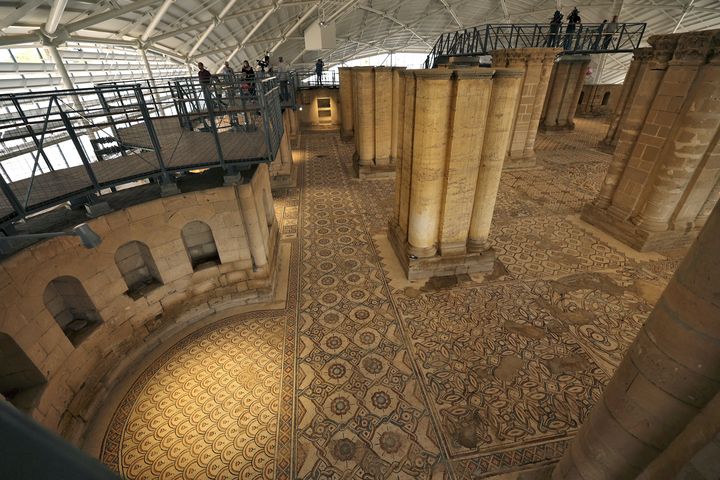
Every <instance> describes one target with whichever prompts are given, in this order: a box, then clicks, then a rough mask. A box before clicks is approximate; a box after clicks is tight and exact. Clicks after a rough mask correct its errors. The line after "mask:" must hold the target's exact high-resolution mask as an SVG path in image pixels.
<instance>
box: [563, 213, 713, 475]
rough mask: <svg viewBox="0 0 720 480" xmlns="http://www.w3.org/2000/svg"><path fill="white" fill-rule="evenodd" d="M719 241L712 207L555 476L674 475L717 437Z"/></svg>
mask: <svg viewBox="0 0 720 480" xmlns="http://www.w3.org/2000/svg"><path fill="white" fill-rule="evenodd" d="M718 238H720V209H718V208H716V209H715V210H714V212H713V213H712V214H711V215H710V217H709V219H708V221H707V224H706V225H705V228H704V229H703V231H702V232H701V233H700V236H699V237H698V239H697V241H696V242H695V244H694V245H693V247H692V248H691V249H690V251H689V252H688V254H687V256H686V257H685V259H684V260H683V262H682V263H681V265H680V267H679V268H678V270H677V272H675V275H674V276H673V278H672V279H671V280H670V283H669V284H668V286H667V288H666V289H665V291H664V292H663V294H662V296H661V297H660V300H659V301H658V303H657V305H656V306H655V309H654V310H653V312H652V313H651V314H650V316H649V318H648V320H647V322H645V325H643V327H642V329H641V330H640V333H639V334H638V336H637V338H636V339H635V342H634V343H633V344H632V345H631V347H630V349H629V351H628V353H627V354H626V355H625V358H624V359H623V361H622V362H621V364H620V366H619V367H618V369H617V371H616V372H615V375H614V376H613V378H612V379H611V380H610V383H609V384H608V385H607V387H606V388H605V391H604V392H603V395H602V398H601V399H600V401H599V402H598V403H597V404H596V405H595V407H594V408H593V409H592V411H591V412H590V415H589V417H588V418H587V419H586V420H585V422H584V423H583V425H582V427H581V428H580V431H579V433H578V434H577V436H576V437H575V438H574V439H573V441H572V443H571V445H570V448H569V449H568V450H567V451H566V453H565V455H564V457H563V458H562V459H561V460H560V463H559V464H558V465H557V466H556V468H555V470H554V472H553V475H552V478H553V480H575V479H577V480H593V479H609V478H612V479H618V480H623V479H628V480H629V479H634V478H641V479H657V478H676V475H677V473H678V472H679V471H680V470H681V468H682V467H683V465H685V464H687V463H688V462H689V461H690V459H691V458H692V457H693V455H694V454H695V453H696V452H697V451H700V450H701V449H702V448H703V447H704V446H705V445H706V444H708V443H709V441H711V440H712V438H713V437H714V436H715V435H716V433H717V425H718V423H717V419H718V418H720V324H719V323H718V321H717V320H718V319H719V318H720V302H719V301H718V298H720V248H718ZM707 422H710V424H709V425H708V426H707V427H706V426H705V425H703V424H704V423H707ZM715 460H716V461H717V459H715ZM703 478H705V477H703ZM708 478H709V477H708Z"/></svg>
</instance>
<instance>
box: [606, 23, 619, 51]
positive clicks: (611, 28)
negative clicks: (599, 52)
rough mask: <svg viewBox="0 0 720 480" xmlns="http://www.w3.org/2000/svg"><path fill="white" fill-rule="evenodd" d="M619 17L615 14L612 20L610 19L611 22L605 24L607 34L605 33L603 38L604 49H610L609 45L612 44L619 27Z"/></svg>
mask: <svg viewBox="0 0 720 480" xmlns="http://www.w3.org/2000/svg"><path fill="white" fill-rule="evenodd" d="M617 19H618V17H617V15H614V16H613V17H612V20H611V21H610V23H608V24H607V25H606V26H605V30H604V32H605V34H604V35H603V37H604V38H603V47H602V48H603V50H607V49H608V47H609V46H610V42H611V41H612V38H613V35H614V34H615V32H617V28H618V22H617Z"/></svg>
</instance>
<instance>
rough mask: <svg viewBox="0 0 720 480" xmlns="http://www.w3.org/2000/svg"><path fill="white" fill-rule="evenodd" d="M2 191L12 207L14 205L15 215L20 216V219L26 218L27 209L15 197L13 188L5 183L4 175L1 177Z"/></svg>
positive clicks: (0, 185) (0, 188)
mask: <svg viewBox="0 0 720 480" xmlns="http://www.w3.org/2000/svg"><path fill="white" fill-rule="evenodd" d="M0 190H2V192H3V194H4V195H5V198H7V200H8V202H10V205H12V207H13V210H15V213H17V214H18V216H19V217H21V218H22V217H25V209H24V208H23V206H22V205H21V204H20V201H19V200H18V198H17V197H16V196H15V193H14V192H13V191H12V188H10V185H8V183H7V182H6V181H5V179H4V178H3V176H2V175H0Z"/></svg>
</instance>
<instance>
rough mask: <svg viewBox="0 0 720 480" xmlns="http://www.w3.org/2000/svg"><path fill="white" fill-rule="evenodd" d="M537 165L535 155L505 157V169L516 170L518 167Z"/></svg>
mask: <svg viewBox="0 0 720 480" xmlns="http://www.w3.org/2000/svg"><path fill="white" fill-rule="evenodd" d="M536 166H537V158H536V157H535V155H531V156H527V157H505V162H504V163H503V170H515V169H517V168H532V167H536Z"/></svg>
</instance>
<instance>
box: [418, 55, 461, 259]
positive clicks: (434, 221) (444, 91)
mask: <svg viewBox="0 0 720 480" xmlns="http://www.w3.org/2000/svg"><path fill="white" fill-rule="evenodd" d="M451 75H452V70H448V69H431V70H417V71H415V78H416V81H417V86H416V93H415V104H416V111H415V131H414V135H413V159H412V172H411V176H412V179H411V185H410V211H409V218H408V253H409V254H410V255H413V256H415V257H418V258H424V257H433V256H434V255H435V253H436V252H437V243H438V230H439V225H440V208H441V199H442V194H443V176H444V174H445V155H446V150H447V143H448V132H449V125H448V118H449V116H450V99H451V94H452V86H453V85H452V82H451V81H450V76H451Z"/></svg>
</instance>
